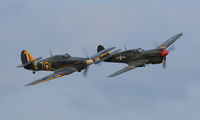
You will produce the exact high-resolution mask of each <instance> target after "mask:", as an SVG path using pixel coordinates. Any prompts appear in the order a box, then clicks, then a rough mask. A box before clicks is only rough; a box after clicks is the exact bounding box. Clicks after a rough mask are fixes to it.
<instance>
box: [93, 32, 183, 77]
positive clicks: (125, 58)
mask: <svg viewBox="0 0 200 120" xmlns="http://www.w3.org/2000/svg"><path fill="white" fill-rule="evenodd" d="M182 35H183V33H179V34H177V35H175V36H173V37H171V38H170V39H168V40H167V41H165V42H164V43H162V44H161V45H159V46H157V47H155V48H154V49H151V50H143V49H142V48H138V49H131V50H125V51H122V52H119V51H117V53H115V54H112V55H111V54H107V55H105V56H104V57H102V58H101V59H102V61H104V62H115V63H126V64H128V66H126V67H125V68H123V69H121V70H119V71H117V72H115V73H113V74H111V75H109V76H108V77H114V76H117V75H120V74H122V73H124V72H127V71H129V70H132V69H135V68H138V67H145V66H146V65H148V64H160V63H163V68H166V56H167V55H168V54H169V52H170V51H172V50H173V49H174V48H173V47H171V48H170V46H171V44H173V43H174V42H175V41H176V40H177V39H178V38H180V37H181V36H182ZM104 49H105V48H104V47H103V46H102V45H99V46H98V47H97V52H98V51H101V50H104ZM125 49H126V48H125Z"/></svg>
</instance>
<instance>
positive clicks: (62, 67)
mask: <svg viewBox="0 0 200 120" xmlns="http://www.w3.org/2000/svg"><path fill="white" fill-rule="evenodd" d="M113 49H115V47H110V48H108V49H104V50H101V51H99V52H98V53H97V54H95V55H94V56H92V57H87V58H82V57H72V56H70V55H69V54H67V53H66V54H64V55H54V56H52V54H51V57H48V58H45V59H42V57H39V58H36V59H35V58H34V57H33V56H32V55H31V54H30V53H29V52H27V51H26V50H22V51H21V62H22V64H21V65H19V66H17V68H21V67H24V68H25V69H27V70H31V71H33V74H35V72H36V71H54V73H52V74H50V75H47V76H45V77H43V78H41V79H38V80H35V81H33V82H31V83H29V84H27V85H25V86H29V85H35V84H39V83H42V82H46V81H49V80H52V79H55V78H58V77H62V76H64V75H69V74H72V73H73V72H81V71H82V70H84V69H85V70H84V72H83V75H84V76H86V74H87V71H88V67H89V65H91V64H93V63H95V64H97V63H100V62H101V58H102V57H104V56H105V55H107V54H108V53H110V52H111V51H112V50H113ZM114 53H116V52H114Z"/></svg>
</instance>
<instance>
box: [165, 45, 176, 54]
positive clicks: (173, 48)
mask: <svg viewBox="0 0 200 120" xmlns="http://www.w3.org/2000/svg"><path fill="white" fill-rule="evenodd" d="M167 50H168V51H169V52H171V51H174V50H176V47H175V46H174V45H172V46H170V47H169V48H168V49H167Z"/></svg>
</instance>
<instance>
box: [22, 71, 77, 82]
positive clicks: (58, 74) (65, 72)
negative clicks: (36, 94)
mask: <svg viewBox="0 0 200 120" xmlns="http://www.w3.org/2000/svg"><path fill="white" fill-rule="evenodd" d="M75 71H76V69H75V68H65V69H62V70H60V71H57V72H54V73H53V74H50V75H48V76H45V77H43V78H41V79H38V80H35V81H33V82H31V83H29V84H27V85H25V86H29V85H35V84H39V83H42V82H46V81H49V80H53V79H55V78H59V77H62V76H64V75H69V74H72V73H73V72H75Z"/></svg>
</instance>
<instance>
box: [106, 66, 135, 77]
mask: <svg viewBox="0 0 200 120" xmlns="http://www.w3.org/2000/svg"><path fill="white" fill-rule="evenodd" d="M134 68H136V67H135V66H130V65H129V66H127V67H125V68H123V69H121V70H119V71H117V72H115V73H113V74H112V75H109V76H108V77H115V76H117V75H120V74H122V73H124V72H127V71H129V70H132V69H134Z"/></svg>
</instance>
